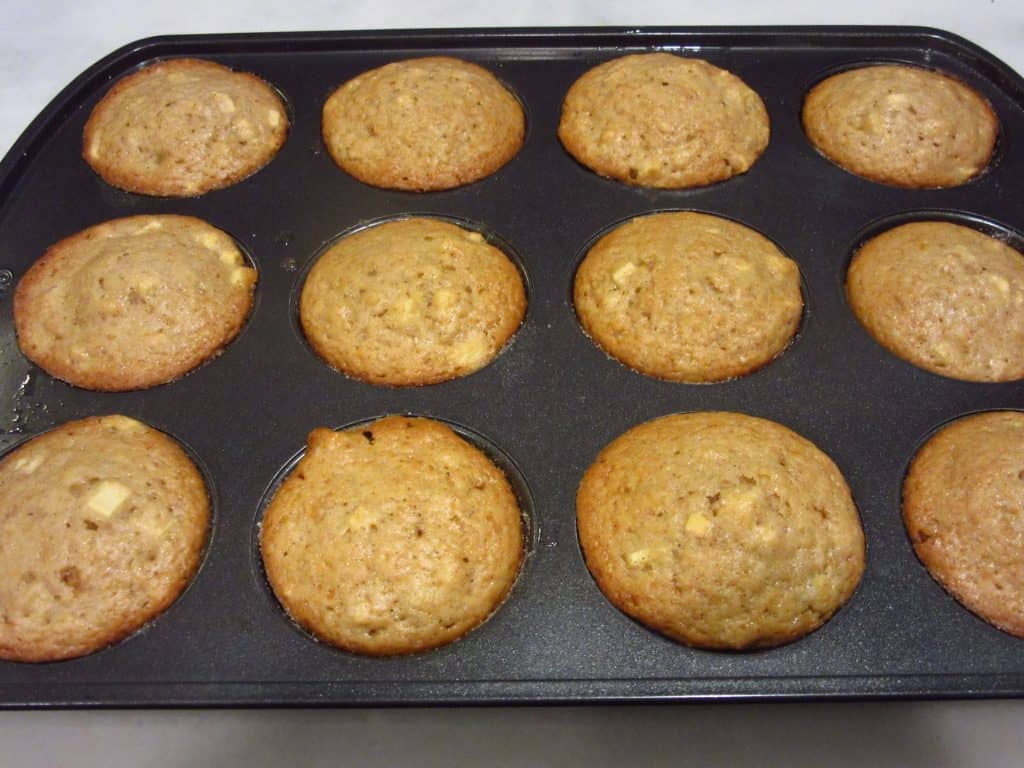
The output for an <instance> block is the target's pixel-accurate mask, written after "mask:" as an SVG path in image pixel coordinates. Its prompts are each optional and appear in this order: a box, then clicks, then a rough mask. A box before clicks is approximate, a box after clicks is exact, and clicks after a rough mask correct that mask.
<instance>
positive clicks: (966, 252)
mask: <svg viewBox="0 0 1024 768" xmlns="http://www.w3.org/2000/svg"><path fill="white" fill-rule="evenodd" d="M846 294H847V297H848V299H849V302H850V306H851V308H852V309H853V312H854V314H855V315H856V316H857V319H858V320H860V322H861V323H862V324H863V325H864V327H865V328H866V329H867V330H868V332H869V333H871V335H872V336H873V337H874V338H875V339H876V340H877V341H878V342H879V343H880V344H881V345H882V346H884V347H885V348H886V349H888V350H889V351H890V352H892V353H893V354H894V355H896V356H898V357H900V358H902V359H904V360H906V361H908V362H910V363H913V364H914V365H916V366H919V367H921V368H924V369H925V370H928V371H931V372H932V373H937V374H939V375H941V376H948V377H950V378H954V379H964V380H967V381H988V382H993V381H1011V380H1015V379H1020V378H1022V377H1024V256H1022V255H1021V254H1020V253H1019V252H1018V251H1015V250H1014V249H1013V248H1011V247H1010V246H1008V245H1006V244H1005V243H1003V242H1001V241H999V240H996V239H995V238H993V237H989V236H988V235H984V234H982V233H981V232H978V231H976V230H974V229H971V228H969V227H964V226H961V225H959V224H953V223H951V222H948V221H918V222H913V223H911V224H904V225H902V226H898V227H894V228H893V229H890V230H888V231H887V232H883V233H882V234H881V235H878V236H877V237H875V238H872V239H871V240H869V241H868V242H867V243H865V244H864V245H863V246H862V247H861V248H860V250H859V251H858V252H857V253H856V255H855V256H854V258H853V261H852V262H851V264H850V268H849V271H848V272H847V276H846Z"/></svg>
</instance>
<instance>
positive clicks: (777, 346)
mask: <svg viewBox="0 0 1024 768" xmlns="http://www.w3.org/2000/svg"><path fill="white" fill-rule="evenodd" d="M573 300H574V303H575V306H576V312H577V315H578V316H579V318H580V322H581V323H582V324H583V327H584V329H585V330H586V331H587V333H588V334H590V336H591V337H592V338H593V339H594V340H595V341H596V342H597V343H598V344H599V345H600V346H601V347H602V348H603V349H605V350H606V351H607V352H608V353H609V354H611V355H612V356H614V357H615V358H617V359H618V360H621V361H622V362H623V363H625V364H626V365H628V366H630V367H631V368H634V369H636V370H638V371H640V372H641V373H646V374H648V375H650V376H657V377H658V378H663V379H670V380H673V381H689V382H710V381H721V380H724V379H728V378H731V377H734V376H742V375H744V374H747V373H750V372H751V371H754V370H756V369H757V368H760V367H761V366H763V365H765V364H767V363H768V362H770V361H771V360H772V359H773V358H775V357H776V356H777V355H778V354H779V353H780V352H781V351H782V350H783V349H784V348H785V347H786V345H788V344H789V342H790V340H791V339H792V338H793V335H794V334H795V333H796V330H797V328H798V326H799V324H800V317H801V314H802V310H803V296H802V293H801V290H800V271H799V269H798V268H797V265H796V263H795V262H793V261H792V260H791V259H789V258H787V257H786V256H785V255H783V253H782V252H781V251H780V250H779V249H778V248H777V247H776V246H775V244H774V243H772V242H771V241H770V240H768V238H766V237H764V236H762V235H760V234H758V233H757V232H755V231H754V230H752V229H749V228H748V227H745V226H743V225H742V224H737V223H736V222H733V221H729V220H728V219H723V218H720V217H718V216H710V215H707V214H702V213H693V212H689V211H676V212H669V213H657V214H651V215H647V216H639V217H637V218H635V219H632V220H630V221H628V222H626V223H625V224H622V225H620V226H618V227H616V228H615V229H613V230H612V231H611V232H609V233H608V234H606V235H605V236H604V237H602V238H601V239H600V240H599V241H598V242H597V244H596V245H594V247H593V248H591V249H590V251H589V252H588V253H587V255H586V258H584V260H583V262H582V263H581V264H580V266H579V269H578V270H577V271H576V278H575V281H574V287H573Z"/></svg>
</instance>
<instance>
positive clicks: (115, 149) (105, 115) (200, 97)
mask: <svg viewBox="0 0 1024 768" xmlns="http://www.w3.org/2000/svg"><path fill="white" fill-rule="evenodd" d="M287 135H288V115H287V112H286V111H285V107H284V104H283V103H282V101H281V97H280V96H278V94H277V92H276V91H275V90H274V89H273V88H271V87H270V86H269V85H267V84H266V83H265V82H263V81H262V80H260V79H259V78H258V77H256V76H255V75H252V74H249V73H248V72H235V71H233V70H231V69H228V68H227V67H225V66H222V65H220V64H217V63H215V62H212V61H203V60H201V59H169V60H167V61H160V62H157V63H155V64H150V65H149V66H147V67H144V68H143V69H140V70H138V71H137V72H134V73H132V74H130V75H128V76H127V77H124V78H122V79H121V80H119V81H118V82H117V83H116V84H115V85H114V87H113V88H111V89H110V91H109V92H108V93H107V94H106V95H105V96H104V97H103V98H102V99H101V100H100V102H99V103H98V104H97V105H96V107H95V108H94V109H93V111H92V114H90V115H89V120H88V122H87V123H86V124H85V133H84V136H83V148H82V155H83V157H84V158H85V161H86V162H87V163H88V164H89V165H90V166H92V169H93V170H94V171H96V173H98V174H99V175H100V176H101V177H102V178H103V180H104V181H106V182H107V183H108V184H112V185H114V186H115V187H120V188H121V189H124V190H127V191H129V192H138V193H141V194H144V195H159V196H162V197H191V196H194V195H201V194H203V193H204V192H209V191H210V190H213V189H221V188H223V187H228V186H231V185H232V184H235V183H236V182H238V181H241V180H242V179H244V178H245V177H247V176H249V175H250V174H253V173H255V172H256V171H258V170H259V169H260V168H262V167H263V166H264V165H266V164H267V163H269V162H270V160H271V159H272V158H273V157H274V155H276V154H277V152H278V150H279V149H280V148H281V146H282V145H283V144H284V140H285V138H286V136H287Z"/></svg>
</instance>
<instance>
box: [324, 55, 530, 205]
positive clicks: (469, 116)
mask: <svg viewBox="0 0 1024 768" xmlns="http://www.w3.org/2000/svg"><path fill="white" fill-rule="evenodd" d="M322 128H323V138H324V144H326V145H327V150H328V152H330V154H331V157H332V158H334V161H335V162H336V163H337V164H338V165H339V166H340V167H341V168H342V170H344V171H345V172H347V173H349V174H351V175H352V176H355V177H356V178H357V179H359V180H360V181H362V182H365V183H367V184H372V185H373V186H376V187H386V188H391V189H403V190H408V191H417V192H424V191H431V190H440V189H450V188H452V187H458V186H461V185H463V184H469V183H470V182H473V181H477V180H479V179H482V178H484V177H486V176H490V175H491V174H492V173H494V172H495V171H497V170H498V169H499V168H501V167H502V166H503V165H505V164H506V163H507V162H508V161H509V160H511V159H512V158H513V157H515V155H516V154H517V153H518V152H519V149H520V147H521V146H522V145H523V140H524V138H525V136H526V117H525V115H524V114H523V108H522V106H520V104H519V101H518V100H517V99H516V97H515V96H513V95H512V94H511V93H510V92H509V91H508V89H507V88H505V86H504V85H502V84H501V82H499V81H498V79H497V78H496V77H495V76H494V75H493V74H491V73H490V72H489V71H488V70H486V69H484V68H483V67H480V66H478V65H476V64H473V63H471V62H468V61H463V60H461V59H456V58H451V57H448V56H432V57H426V58H419V59H408V60H405V61H398V62H393V63H391V64H386V65H385V66H383V67H378V68H377V69H371V70H370V71H368V72H363V73H362V74H361V75H359V76H357V77H354V78H352V79H351V80H349V81H348V82H346V83H344V84H342V85H341V86H340V87H339V88H338V89H337V90H335V91H334V93H332V94H331V96H330V98H328V99H327V102H326V104H324V110H323V120H322Z"/></svg>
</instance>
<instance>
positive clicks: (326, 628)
mask: <svg viewBox="0 0 1024 768" xmlns="http://www.w3.org/2000/svg"><path fill="white" fill-rule="evenodd" d="M260 548H261V551H262V554H263V563H264V566H265V567H266V572H267V578H268V579H269V580H270V584H271V586H272V587H273V589H274V592H275V594H276V595H277V597H278V599H279V600H280V601H281V604H282V605H283V606H284V608H285V610H286V611H287V612H288V614H289V615H290V616H291V617H292V618H293V619H294V620H295V621H297V622H298V623H299V624H300V625H302V626H303V627H305V628H306V629H308V630H309V631H311V632H312V633H313V634H314V635H316V636H317V637H318V638H319V639H321V640H324V641H325V642H328V643H331V644H333V645H336V646H338V647H340V648H344V649H346V650H349V651H354V652H356V653H363V654H370V655H392V654H402V653H412V652H415V651H423V650H427V649H430V648H434V647H437V646H439V645H444V644H445V643H449V642H451V641H453V640H455V639H457V638H458V637H460V636H462V635H463V634H465V633H466V632H468V631H470V630H471V629H473V628H474V627H475V626H477V625H478V624H479V623H480V622H482V621H483V620H484V619H486V618H487V617H488V616H489V615H490V614H491V612H492V611H494V610H495V609H496V608H497V607H498V605H499V604H500V603H501V602H502V600H504V598H505V596H506V595H507V594H508V591H509V590H510V589H511V587H512V583H513V582H514V581H515V578H516V575H517V573H518V572H519V566H520V563H521V561H522V557H523V531H522V520H521V513H520V510H519V505H518V503H517V501H516V498H515V495H514V494H513V492H512V488H511V486H510V485H509V483H508V480H507V479H506V478H505V475H504V474H503V473H502V471H501V470H500V469H498V467H496V466H495V465H494V464H493V462H491V460H490V459H489V458H488V457H487V456H486V455H484V454H483V453H482V452H481V451H480V450H478V449H477V448H475V447H474V446H472V445H470V444H469V443H467V442H466V441H465V440H463V439H462V438H461V437H459V436H458V435H456V434H455V433H454V432H453V431H452V430H451V429H450V428H449V427H447V426H445V425H444V424H440V423H438V422H435V421H431V420H429V419H422V418H408V417H404V416H391V417H387V418H384V419H381V420H379V421H376V422H373V423H371V424H368V425H365V426H360V427H356V428H353V429H351V430H348V431H345V432H334V431H332V430H329V429H317V430H314V431H313V432H312V433H311V434H310V436H309V444H308V447H307V450H306V454H305V456H304V457H303V459H302V460H301V461H300V462H299V464H298V466H296V467H295V469H294V470H293V471H292V472H291V474H290V475H289V476H288V477H287V479H286V480H285V481H284V483H283V484H282V485H281V487H280V488H279V489H278V490H277V492H276V493H275V494H274V497H273V499H272V501H271V502H270V505H269V506H268V507H267V510H266V513H265V515H264V517H263V523H262V527H261V531H260Z"/></svg>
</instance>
